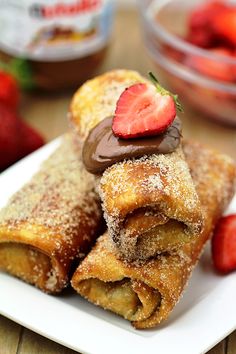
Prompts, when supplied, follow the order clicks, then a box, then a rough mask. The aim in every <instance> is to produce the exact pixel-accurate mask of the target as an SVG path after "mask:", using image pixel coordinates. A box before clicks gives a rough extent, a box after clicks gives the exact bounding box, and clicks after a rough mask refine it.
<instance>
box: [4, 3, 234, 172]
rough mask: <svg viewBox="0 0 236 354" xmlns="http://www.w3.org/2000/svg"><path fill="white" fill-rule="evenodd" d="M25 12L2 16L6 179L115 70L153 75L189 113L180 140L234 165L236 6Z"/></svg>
mask: <svg viewBox="0 0 236 354" xmlns="http://www.w3.org/2000/svg"><path fill="white" fill-rule="evenodd" d="M29 3H32V4H31V6H30V7H29V8H27V9H25V8H24V7H25V6H26V5H22V4H20V5H19V2H17V1H11V2H4V3H3V5H1V8H0V33H1V37H0V170H4V169H5V168H7V167H8V166H9V165H11V164H12V163H14V162H15V161H16V160H18V159H20V158H22V157H23V156H25V155H27V154H28V153H30V152H31V151H34V150H35V149H37V148H38V147H40V146H41V145H43V144H44V143H46V142H49V141H50V140H52V139H54V138H55V137H57V136H59V135H61V134H63V133H64V132H65V131H66V130H67V129H68V122H67V112H68V110H69V105H70V100H71V97H72V95H73V93H74V92H75V90H76V88H78V87H79V85H81V84H82V83H83V82H84V81H85V80H87V79H88V78H90V77H92V76H94V75H97V74H100V73H103V72H105V71H107V70H111V69H115V68H126V69H133V70H137V71H139V72H140V73H141V74H143V75H145V76H147V73H148V72H149V71H153V72H154V73H155V74H156V76H157V77H158V78H159V80H160V82H161V83H162V84H164V85H166V86H167V87H168V88H169V89H171V90H172V91H173V92H174V93H177V94H178V95H179V96H180V99H181V101H182V102H183V104H184V114H181V118H182V119H183V122H184V136H185V137H187V138H191V139H196V140H200V141H201V142H203V143H207V144H208V145H210V146H213V147H215V148H217V149H219V150H222V151H224V152H226V153H228V154H229V155H231V156H232V157H234V158H236V59H235V55H236V54H235V53H236V41H235V38H236V36H235V33H236V5H235V4H233V2H227V1H223V0H222V1H215V0H214V1H213V0H212V1H207V0H204V1H202V0H192V1H191V2H190V1H189V0H169V1H163V0H158V1H156V0H137V1H134V0H133V1H132V0H116V1H112V0H106V1H104V2H102V3H100V1H94V2H92V3H94V8H92V7H89V6H91V2H90V1H84V2H83V3H84V5H83V6H85V8H77V9H73V8H64V9H63V8H58V7H57V3H58V1H56V0H52V1H46V0H41V1H40V2H39V3H40V4H41V6H39V5H34V2H33V1H32V2H31V1H29ZM70 3H71V1H68V2H65V4H70ZM89 4H90V5H89ZM101 4H102V5H101ZM27 6H29V5H27ZM86 6H87V8H86ZM26 10H27V11H26ZM68 11H69V12H68ZM86 11H87V12H86ZM85 12H86V14H85V15H84V13H85ZM81 16H82V17H81ZM219 17H220V18H221V20H220V21H219ZM78 19H79V20H80V21H78ZM78 23H80V24H79V25H78ZM226 24H227V25H226ZM19 28H20V29H21V30H20V31H19Z"/></svg>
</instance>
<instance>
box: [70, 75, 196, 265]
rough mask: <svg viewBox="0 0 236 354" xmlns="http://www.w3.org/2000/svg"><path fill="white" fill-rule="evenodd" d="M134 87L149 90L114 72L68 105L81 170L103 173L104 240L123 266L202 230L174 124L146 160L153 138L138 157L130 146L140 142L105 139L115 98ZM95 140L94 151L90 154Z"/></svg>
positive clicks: (176, 245)
mask: <svg viewBox="0 0 236 354" xmlns="http://www.w3.org/2000/svg"><path fill="white" fill-rule="evenodd" d="M137 82H145V83H148V85H151V84H150V82H149V81H147V80H146V79H145V78H143V77H142V76H140V75H139V74H138V73H136V72H134V71H128V70H114V71H111V72H108V73H106V74H104V75H102V76H98V77H97V78H95V79H93V80H90V81H88V82H87V83H85V84H84V85H83V86H82V87H81V88H80V89H79V90H78V91H77V92H76V93H75V95H74V97H73V99H72V104H71V121H72V123H73V126H74V127H75V128H76V130H77V134H78V136H79V137H80V138H82V140H85V143H84V148H83V151H84V153H83V156H85V157H86V158H84V163H85V166H86V168H87V169H88V171H91V172H93V173H96V172H99V173H100V172H101V171H104V170H105V171H104V172H103V174H102V176H101V179H100V183H99V187H98V191H99V195H100V197H101V200H102V205H103V210H104V217H105V219H106V221H107V226H108V233H109V236H110V237H111V239H112V240H113V242H114V243H115V245H116V247H118V249H119V251H120V253H122V255H123V256H124V257H125V258H126V259H129V260H134V259H147V258H150V257H153V256H155V255H156V254H158V253H162V252H166V251H174V250H176V249H178V248H179V247H181V246H182V245H183V244H185V243H188V242H191V241H192V240H193V239H194V238H196V237H197V236H198V235H199V232H200V230H201V228H202V212H201V207H200V202H199V198H198V196H197V193H196V190H195V187H194V184H193V181H192V177H191V175H190V172H189V168H188V165H187V163H186V161H185V157H184V154H183V151H182V140H181V131H180V128H179V124H178V123H176V122H174V123H173V124H172V126H171V127H170V128H168V129H169V130H167V131H166V132H165V133H164V134H163V135H161V136H160V137H158V138H157V139H159V140H160V141H159V145H155V144H153V143H152V144H153V149H154V151H153V152H152V153H151V154H150V149H149V153H148V154H147V155H145V151H146V148H147V145H148V147H149V145H150V144H149V141H153V140H152V139H153V138H151V139H150V138H149V141H148V142H147V144H146V143H145V146H144V148H143V149H142V150H141V151H142V153H141V154H140V155H138V154H137V146H136V145H137V144H143V145H144V139H142V140H138V141H137V140H136V142H134V141H133V140H132V141H131V140H130V141H128V143H126V142H124V141H121V140H122V139H121V140H119V139H118V138H116V137H115V136H114V135H113V134H112V131H111V127H110V132H111V133H109V124H110V123H109V119H108V118H106V117H110V116H112V115H114V112H115V108H116V102H117V100H118V98H119V96H120V94H121V92H122V91H124V89H125V88H126V87H129V86H130V85H132V84H134V83H137ZM105 118H106V119H105ZM107 132H108V133H107ZM97 138H98V142H97V146H95V147H94V149H91V147H93V144H94V140H96V139H97ZM99 139H100V140H99ZM134 144H136V145H134ZM90 150H91V152H90ZM121 151H122V155H121V156H119V154H120V152H121ZM134 151H136V152H135V155H134V154H133V153H134ZM143 151H144V152H143ZM155 151H156V153H155ZM88 152H89V154H88ZM112 154H113V156H114V159H112V157H113V156H112ZM94 156H96V159H95V158H94ZM101 161H102V163H100V162H101ZM117 161H120V162H118V163H117ZM102 164H103V165H104V168H103V170H102ZM100 165H101V166H100ZM108 166H110V167H108ZM107 167H108V168H107Z"/></svg>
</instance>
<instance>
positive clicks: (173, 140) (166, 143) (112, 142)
mask: <svg viewBox="0 0 236 354" xmlns="http://www.w3.org/2000/svg"><path fill="white" fill-rule="evenodd" d="M181 128H182V125H181V121H180V119H179V118H178V117H176V118H175V120H174V121H173V123H172V124H171V125H170V126H169V128H168V129H167V130H166V131H165V132H164V133H162V134H160V135H156V136H153V137H143V138H137V139H129V140H125V139H120V138H117V137H116V136H115V135H114V134H113V132H112V117H108V118H105V119H104V120H102V121H101V122H100V123H98V125H96V126H95V127H94V128H93V129H92V130H91V132H90V134H89V135H88V137H87V139H86V140H85V142H84V146H83V152H82V156H83V163H84V165H85V168H86V169H87V170H88V171H89V172H91V173H93V174H101V173H102V172H103V171H105V169H106V168H107V167H109V166H111V165H113V164H114V163H116V162H120V161H123V160H126V159H130V158H134V157H141V156H144V155H152V154H167V153H170V152H173V151H174V150H175V149H176V148H177V147H178V145H179V144H180V139H181Z"/></svg>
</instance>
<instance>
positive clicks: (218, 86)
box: [138, 0, 236, 126]
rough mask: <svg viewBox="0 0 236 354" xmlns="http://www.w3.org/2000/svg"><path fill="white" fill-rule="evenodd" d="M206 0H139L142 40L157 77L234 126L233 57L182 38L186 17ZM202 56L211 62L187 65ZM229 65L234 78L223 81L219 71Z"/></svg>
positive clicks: (235, 86) (235, 89)
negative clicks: (214, 51) (205, 67)
mask: <svg viewBox="0 0 236 354" xmlns="http://www.w3.org/2000/svg"><path fill="white" fill-rule="evenodd" d="M203 3H206V1H205V0H202V1H200V0H191V1H189V0H138V4H139V9H140V14H141V18H142V24H143V30H144V40H145V45H146V47H147V49H148V52H149V54H150V56H151V58H152V59H153V61H154V63H155V65H156V68H157V73H158V77H159V78H160V79H161V81H164V82H165V83H166V84H167V86H169V88H170V89H171V90H172V91H173V92H174V93H177V94H178V95H179V97H180V99H181V100H182V101H183V103H184V104H185V103H186V104H190V105H191V106H192V107H194V108H195V109H197V110H198V111H200V112H201V113H204V114H205V115H207V116H209V117H211V118H213V119H215V120H218V121H221V122H223V123H227V124H230V125H234V126H236V59H235V58H234V57H228V56H225V55H221V54H218V53H212V51H210V50H207V49H202V48H199V47H197V46H195V45H193V44H190V43H188V42H187V41H185V40H184V37H185V36H186V33H187V30H188V26H187V23H188V17H189V14H190V13H191V11H192V10H193V9H195V8H196V7H197V6H199V5H200V4H203ZM196 60H197V61H199V60H201V61H204V62H205V63H206V66H208V68H209V66H210V70H211V71H213V73H214V75H213V77H212V76H211V75H209V73H208V71H209V70H206V73H204V70H201V71H199V70H198V68H197V67H195V66H193V65H190V63H192V62H193V61H195V62H196ZM222 65H223V68H224V69H225V68H226V69H228V68H230V73H231V74H232V75H235V82H227V81H223V80H222V78H221V75H220V73H221V71H222Z"/></svg>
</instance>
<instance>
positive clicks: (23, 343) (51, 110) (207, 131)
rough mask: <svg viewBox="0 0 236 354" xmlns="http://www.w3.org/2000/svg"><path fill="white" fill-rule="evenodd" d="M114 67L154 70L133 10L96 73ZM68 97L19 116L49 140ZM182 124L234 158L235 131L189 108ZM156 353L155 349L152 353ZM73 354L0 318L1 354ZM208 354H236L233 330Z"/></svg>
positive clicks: (121, 16)
mask: <svg viewBox="0 0 236 354" xmlns="http://www.w3.org/2000/svg"><path fill="white" fill-rule="evenodd" d="M113 68H127V69H135V70H138V71H140V72H141V73H142V74H145V75H146V74H147V72H148V71H149V70H150V69H151V70H152V69H153V66H152V64H151V62H150V61H149V58H148V57H147V55H146V52H145V49H144V47H143V43H142V39H141V32H140V26H139V23H138V18H137V14H136V12H135V11H134V10H120V11H119V12H118V14H117V16H116V19H115V30H114V33H113V40H112V44H111V47H110V51H109V53H108V56H107V59H106V61H105V62H104V64H103V65H102V67H101V68H100V70H99V72H104V71H106V70H109V69H113ZM71 95H72V92H69V93H67V94H63V95H51V96H49V95H36V94H34V95H30V96H27V97H24V99H23V102H22V110H21V111H22V116H23V117H24V118H25V119H26V120H27V121H28V122H30V123H31V124H32V125H33V126H34V127H36V128H37V129H38V130H39V131H41V132H42V133H43V134H44V136H45V138H46V139H47V140H48V141H50V140H52V139H53V138H55V137H57V136H58V135H60V134H62V133H63V132H65V131H66V129H67V119H66V112H67V109H68V105H69V102H70V99H71ZM183 121H184V135H185V136H187V137H191V138H194V139H197V140H199V141H202V142H205V143H207V144H208V145H211V146H213V147H216V148H217V149H220V150H222V151H224V152H226V153H228V154H229V155H231V156H232V157H234V158H235V159H236V129H232V128H229V127H224V126H222V125H218V124H216V123H214V122H212V121H209V120H207V119H206V118H205V117H202V116H201V115H199V114H197V113H194V112H191V111H189V110H188V109H185V116H184V117H183ZM2 290H3V289H1V291H2ZM4 291H7V289H5V290H4ZM157 350H158V349H157V348H155V352H156V351H157ZM72 353H75V352H74V351H72V350H70V349H67V348H65V347H63V346H61V345H59V344H57V343H54V342H52V341H50V340H48V339H46V338H43V337H41V336H40V335H38V334H35V333H33V332H31V331H29V330H28V329H26V328H24V327H22V326H20V325H18V324H16V323H14V322H12V321H10V320H8V319H6V318H4V317H3V316H0V354H72ZM130 353H131V352H130ZM121 354H122V353H121ZM189 354H191V353H189ZM209 354H236V331H235V332H234V333H232V334H231V335H230V336H228V337H227V338H226V339H224V340H223V341H221V342H220V343H219V344H218V345H217V346H215V347H214V348H213V349H211V350H210V351H209Z"/></svg>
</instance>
